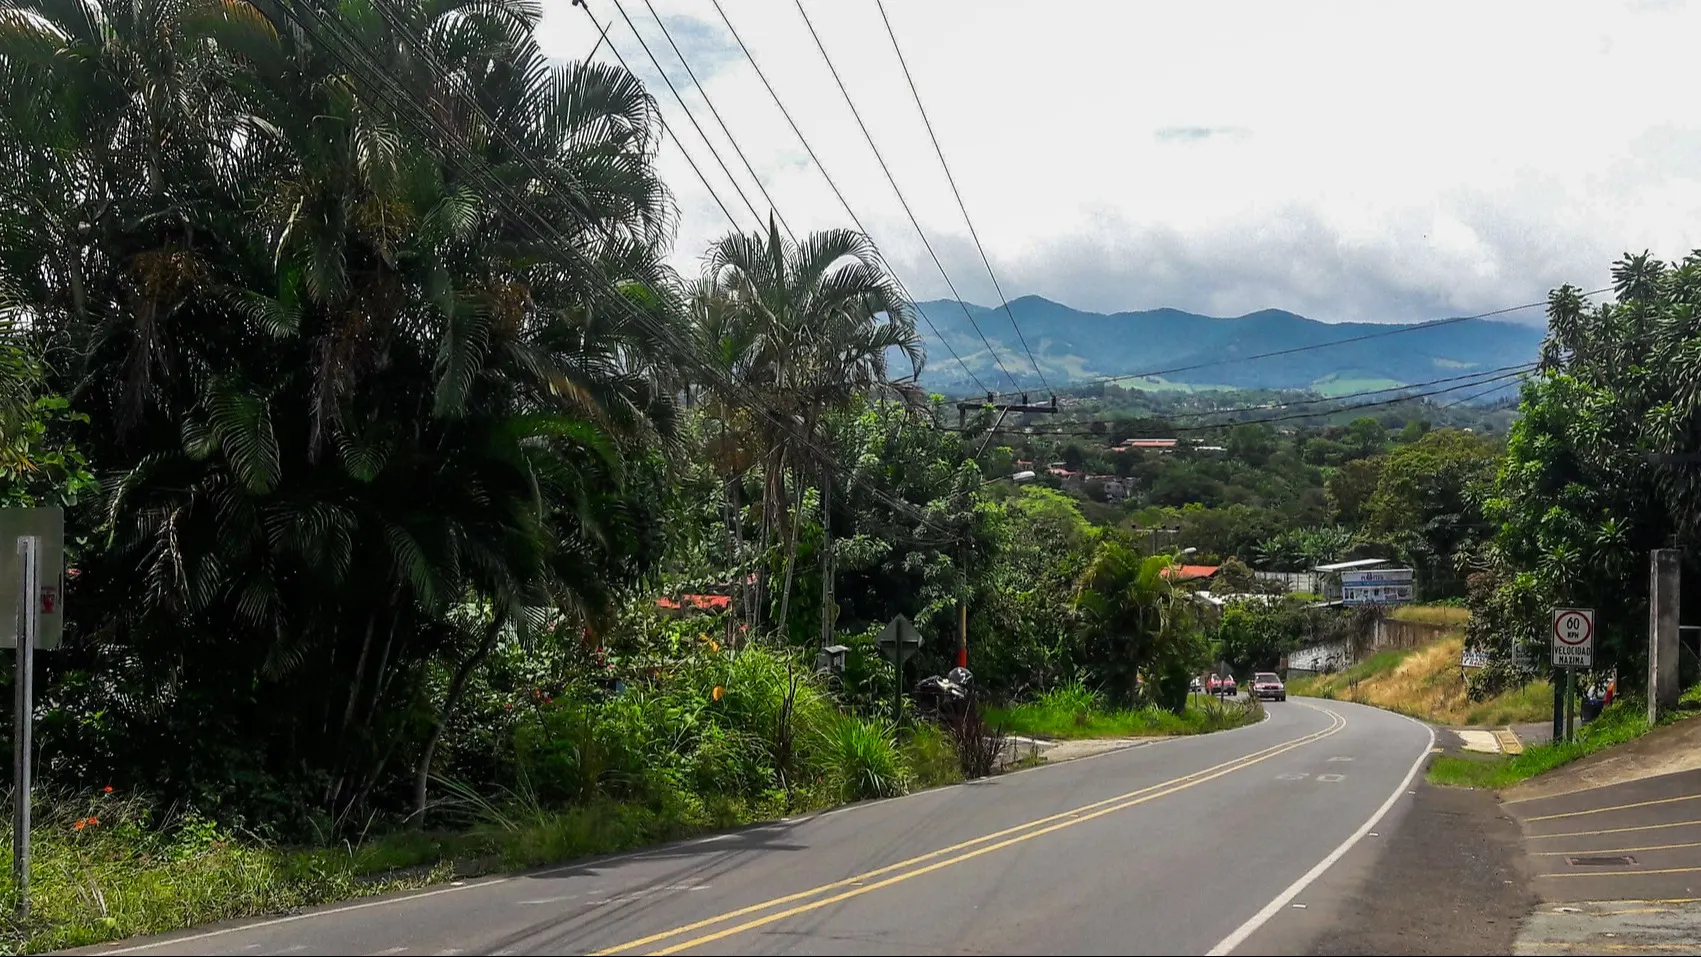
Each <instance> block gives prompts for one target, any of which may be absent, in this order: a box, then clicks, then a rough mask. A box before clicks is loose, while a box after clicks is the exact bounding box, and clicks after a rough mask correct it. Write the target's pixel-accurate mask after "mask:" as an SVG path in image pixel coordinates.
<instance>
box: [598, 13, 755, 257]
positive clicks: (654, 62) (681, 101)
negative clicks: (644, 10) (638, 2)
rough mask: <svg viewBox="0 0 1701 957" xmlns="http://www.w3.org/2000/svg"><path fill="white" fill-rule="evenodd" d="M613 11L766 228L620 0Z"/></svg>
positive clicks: (623, 63) (609, 46)
mask: <svg viewBox="0 0 1701 957" xmlns="http://www.w3.org/2000/svg"><path fill="white" fill-rule="evenodd" d="M583 9H584V11H585V16H587V17H590V18H591V22H592V23H595V22H596V16H595V15H594V14H592V13H591V8H590V7H589V6H586V7H584V8H583ZM614 9H615V10H617V11H619V13H620V18H621V19H622V20H625V21H626V26H627V28H628V29H630V30H631V31H632V36H634V37H636V38H637V39H638V45H639V46H640V47H643V49H644V55H645V56H647V57H649V58H650V63H651V65H653V66H654V67H655V68H656V72H657V73H659V74H661V78H662V82H663V83H665V84H667V88H668V92H670V93H672V94H673V99H674V102H676V103H678V104H679V110H680V112H682V113H684V114H685V118H686V119H687V120H690V121H691V127H692V129H695V130H696V131H697V135H698V136H700V137H702V139H703V145H704V146H707V147H708V148H709V155H710V156H713V157H714V158H715V163H716V164H717V165H719V166H720V168H721V172H722V173H724V174H726V178H727V182H729V183H731V184H732V189H733V192H735V193H737V194H738V198H739V199H741V200H743V201H744V208H746V209H748V210H750V215H751V216H752V217H754V218H755V220H756V225H757V228H759V229H760V228H763V227H766V225H767V221H766V220H764V219H763V218H762V214H761V213H759V212H757V211H756V204H755V203H752V202H751V201H750V197H749V196H746V195H745V193H744V187H742V186H740V185H738V178H737V177H736V176H733V175H732V170H731V169H729V168H728V167H727V165H726V160H724V159H722V158H721V152H720V150H718V149H715V143H714V141H713V140H711V139H709V134H708V133H705V132H703V126H702V124H700V123H698V122H697V117H696V116H694V115H693V114H692V113H691V108H690V107H688V106H686V105H685V97H684V96H682V95H681V94H680V92H679V87H677V86H674V85H673V78H672V77H670V76H668V75H667V71H666V70H664V69H662V65H661V61H660V60H658V59H656V55H655V53H654V52H653V51H651V49H650V44H649V41H647V40H645V39H644V35H643V34H642V33H640V32H638V25H637V24H636V23H633V22H632V18H631V17H629V16H627V15H626V8H625V7H624V6H621V4H620V0H614ZM608 48H609V49H610V50H613V49H614V48H615V47H614V41H613V40H610V41H609V42H608ZM620 65H621V66H626V61H625V59H624V58H622V59H621V61H620ZM627 70H628V72H630V71H631V67H627ZM678 139H679V138H678V137H677V136H676V137H674V141H675V142H678ZM756 185H757V186H761V183H760V182H758V183H757V184H756Z"/></svg>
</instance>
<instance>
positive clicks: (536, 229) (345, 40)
mask: <svg viewBox="0 0 1701 957" xmlns="http://www.w3.org/2000/svg"><path fill="white" fill-rule="evenodd" d="M390 2H392V0H375V3H374V6H375V7H379V8H387V6H388V4H389V3H390ZM269 6H274V9H277V10H278V11H279V13H280V15H281V16H282V17H284V18H286V19H288V20H289V21H290V22H291V23H292V24H293V25H295V26H296V27H297V28H298V29H299V30H301V31H302V33H303V34H304V35H305V36H306V37H307V38H309V39H310V40H312V41H313V42H315V43H316V44H318V45H319V46H320V47H321V48H322V49H324V51H325V52H326V53H327V54H329V55H330V56H331V57H333V58H334V59H335V60H337V61H338V63H339V64H340V65H342V66H343V67H345V68H348V69H349V70H350V74H351V77H355V76H357V75H358V73H359V70H358V69H357V68H356V67H355V63H356V62H357V61H361V62H364V63H365V65H366V67H367V70H368V71H369V72H370V73H371V75H372V78H373V79H376V80H377V81H379V82H378V83H377V84H375V85H374V89H373V90H372V92H373V93H374V95H375V96H376V98H377V99H378V100H380V101H381V103H382V105H384V106H386V107H387V108H388V109H390V110H391V111H392V112H394V113H395V115H396V117H397V119H400V120H402V121H403V122H406V123H408V125H409V126H411V127H412V128H413V129H414V131H415V132H416V133H419V134H421V135H422V136H423V137H424V138H425V139H426V141H427V142H428V143H432V144H433V145H435V146H436V147H437V148H438V149H440V150H442V151H443V153H444V158H445V159H446V160H448V161H450V162H451V163H452V164H454V165H456V166H458V167H460V168H462V169H463V171H464V172H467V173H468V174H469V175H471V176H473V177H475V178H477V179H478V180H480V182H481V183H482V184H483V185H484V186H485V188H486V190H487V192H486V194H485V198H486V199H488V200H489V201H491V202H492V203H493V204H494V205H496V206H498V207H499V208H501V209H502V211H503V212H504V213H506V214H507V215H508V216H509V217H510V218H511V219H512V221H513V222H514V224H515V225H516V226H518V227H520V228H521V229H523V230H525V231H527V232H529V233H530V234H531V235H532V236H533V238H535V239H538V240H540V241H543V242H545V243H549V242H551V241H552V239H551V238H550V237H549V236H546V235H545V233H546V232H547V233H549V234H552V236H553V242H554V244H555V245H556V246H557V247H558V248H559V249H560V250H561V251H562V252H563V253H564V254H565V256H566V257H567V258H568V259H570V260H573V261H574V262H575V263H576V264H577V266H578V267H579V268H580V269H582V270H583V271H584V272H586V273H587V274H589V275H594V277H595V279H596V280H597V281H596V282H593V283H592V284H591V289H590V291H592V292H593V293H595V294H597V295H598V296H600V297H602V298H604V299H605V301H606V302H607V303H608V304H610V305H612V306H614V307H617V308H618V309H623V310H624V311H625V312H626V313H627V314H628V316H629V317H630V318H631V319H632V320H633V322H634V323H636V324H637V325H639V326H642V327H644V328H646V329H648V330H649V331H650V332H652V333H653V334H655V335H657V336H658V341H660V342H663V343H665V344H666V346H665V347H667V348H672V349H674V350H675V351H674V352H673V356H674V358H675V359H676V360H677V361H679V362H681V364H683V365H690V366H693V367H695V368H696V370H697V371H698V372H699V373H700V374H702V375H704V377H705V378H706V379H712V380H716V385H717V386H718V387H720V388H723V389H725V390H726V391H727V392H728V393H730V394H733V395H737V396H738V397H739V398H741V399H743V400H744V401H745V404H746V405H747V407H749V408H750V409H751V411H753V412H756V413H757V414H760V415H763V416H765V417H767V418H768V419H769V420H770V421H772V422H773V423H774V424H775V425H776V426H777V427H779V428H780V429H782V430H785V431H789V432H793V433H798V429H797V424H796V423H795V422H793V421H791V420H790V419H788V418H787V417H785V416H783V415H780V414H776V413H775V412H774V411H773V410H772V409H770V408H768V407H767V406H766V404H765V403H763V402H762V400H761V399H760V397H759V396H754V395H753V394H751V393H750V392H749V391H748V390H747V389H746V388H745V387H744V386H743V385H742V384H741V383H739V382H736V381H735V380H732V379H731V378H730V377H729V376H727V375H725V373H723V372H722V371H721V370H719V369H716V368H714V367H713V366H711V365H709V364H708V363H707V362H705V361H704V360H703V359H702V358H701V357H700V356H697V355H695V354H693V353H692V352H691V350H689V349H678V347H677V345H676V344H675V342H674V339H675V337H676V335H677V330H670V329H668V328H666V327H664V326H662V325H661V324H660V323H659V322H657V320H656V319H655V318H654V317H653V316H650V315H648V314H646V313H644V312H643V311H642V310H639V309H638V308H637V307H636V305H635V304H634V303H632V301H631V300H630V299H628V298H627V297H626V296H625V295H623V294H622V293H621V292H620V290H619V288H618V287H617V286H616V285H615V284H614V282H613V280H611V279H610V278H609V277H608V275H607V274H606V273H605V272H603V271H602V269H601V268H600V267H598V266H597V265H596V264H595V263H594V262H592V261H590V260H589V259H588V258H587V257H585V255H584V254H583V253H581V252H580V251H579V250H578V249H576V248H575V247H574V245H573V243H572V242H571V240H570V239H568V237H566V236H564V235H563V234H562V233H561V232H560V230H559V229H558V228H556V227H555V226H554V224H553V223H551V222H549V221H548V220H547V219H545V218H544V217H542V216H541V215H539V214H537V213H535V212H532V211H531V210H530V208H529V206H528V204H527V203H526V202H525V200H524V197H520V196H517V195H516V194H515V193H514V191H513V189H512V188H511V187H510V186H508V185H507V184H505V183H503V182H502V181H501V180H500V179H498V178H497V177H495V176H494V175H493V174H492V173H491V171H490V169H489V165H488V163H486V162H485V161H484V160H483V159H482V158H481V157H479V156H478V155H477V154H476V153H475V152H473V151H472V149H471V148H470V147H469V146H468V145H467V144H466V143H464V142H462V141H461V140H460V139H459V137H458V134H457V133H456V132H455V131H454V130H453V129H450V128H447V127H445V126H444V125H443V124H442V123H441V121H440V120H439V119H438V118H437V117H436V116H435V115H434V114H433V113H432V112H431V111H430V110H428V109H427V108H426V106H425V104H422V103H420V102H419V101H418V100H416V99H415V98H414V96H413V94H411V93H410V92H408V91H407V89H406V88H405V87H403V86H402V85H401V84H400V83H399V82H398V81H397V80H396V78H395V77H394V76H392V75H391V74H390V73H389V71H388V70H387V69H386V68H385V67H384V66H383V65H382V64H379V63H377V62H376V61H375V60H373V59H372V57H371V56H370V55H369V54H368V53H367V52H366V51H365V50H364V49H363V48H362V47H361V44H360V41H359V40H358V38H354V37H352V36H351V35H350V34H349V33H348V32H347V30H346V29H344V27H343V24H342V23H341V21H340V20H339V19H338V18H337V16H336V15H335V14H327V13H326V12H325V11H323V10H319V9H317V6H316V5H315V4H300V6H306V7H308V8H309V9H312V10H314V14H312V15H309V16H308V17H303V16H302V15H301V14H300V13H299V12H298V11H297V10H296V9H295V7H296V6H297V5H296V4H291V3H288V2H282V3H277V4H275V5H270V4H269ZM385 12H388V11H387V10H385ZM321 18H322V19H321ZM386 19H387V20H389V22H390V23H391V25H392V27H393V28H395V27H396V25H397V23H398V22H399V21H398V20H393V19H390V18H389V17H386ZM314 21H320V25H322V26H323V27H324V28H325V32H323V33H322V32H320V30H319V29H318V28H317V27H315V25H314ZM399 32H402V33H403V35H404V36H405V37H408V38H409V39H410V42H412V43H414V44H415V45H416V47H417V48H418V49H420V50H422V51H424V50H426V49H427V48H426V47H425V46H424V44H423V42H422V41H420V40H419V39H418V38H417V37H413V36H412V35H411V33H410V32H409V31H407V30H406V28H405V23H404V24H402V26H401V28H400V31H399ZM333 34H334V35H335V36H336V37H337V38H338V40H339V43H338V44H332V43H330V42H327V37H328V36H330V35H333ZM339 46H340V49H339V48H338V47H339ZM611 46H612V45H611ZM433 59H434V58H433ZM432 69H433V71H434V72H442V71H441V69H440V64H438V65H434V66H432ZM398 96H399V97H400V99H397V98H396V97H398ZM403 102H405V103H406V104H407V105H408V106H409V107H411V109H403V108H401V106H400V104H401V103H403ZM472 107H473V109H474V110H476V111H478V112H480V113H481V114H482V110H481V109H480V108H479V107H478V105H477V104H476V103H473V104H472ZM486 119H487V120H488V117H486ZM491 129H492V130H493V131H494V132H495V133H496V134H497V135H498V136H499V137H501V138H502V139H503V140H504V141H505V144H506V145H507V146H508V148H509V149H511V150H516V151H518V152H519V153H520V155H522V157H523V158H524V159H525V161H526V162H527V165H528V167H530V168H532V169H534V170H535V169H537V168H538V164H537V162H536V160H535V159H533V158H531V157H530V156H529V155H525V154H524V151H523V149H521V147H520V144H517V143H515V142H514V141H513V139H512V137H510V136H508V134H507V133H506V131H504V130H503V129H502V128H501V127H500V126H494V125H493V126H492V127H491ZM554 184H555V179H554V177H542V178H540V185H544V186H552V185H554ZM540 227H541V229H540ZM794 437H796V438H798V440H799V442H800V444H801V445H803V446H804V447H805V448H809V449H811V450H812V451H814V452H816V453H817V454H818V455H820V456H821V457H822V460H823V461H826V462H829V463H832V462H834V461H835V460H834V457H833V456H832V455H831V454H830V453H827V452H824V451H823V450H821V449H820V448H819V446H816V445H815V444H814V443H813V442H812V440H811V439H810V438H809V437H808V436H806V435H801V434H800V433H799V434H796V435H795V436H794ZM864 488H865V490H866V491H867V492H868V493H869V494H870V496H871V497H873V498H875V499H876V500H878V501H881V502H882V503H883V504H886V505H887V506H888V507H890V508H892V509H893V510H894V511H895V512H899V513H901V514H906V515H908V516H910V517H911V518H912V519H913V520H915V521H917V522H918V523H920V524H923V525H927V526H929V527H931V528H933V529H935V530H936V531H940V532H943V533H945V534H956V530H954V529H949V528H946V527H944V526H941V525H939V524H937V523H935V522H934V521H933V520H932V519H930V518H929V517H928V516H927V515H926V514H925V513H924V512H923V511H922V510H921V509H920V508H919V507H917V506H915V505H913V504H912V503H910V502H907V501H904V500H903V499H901V498H897V497H895V496H893V495H891V494H890V493H888V492H886V491H885V490H883V489H880V488H878V487H874V486H864Z"/></svg>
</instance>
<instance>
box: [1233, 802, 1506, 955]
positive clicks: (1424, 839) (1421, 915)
mask: <svg viewBox="0 0 1701 957" xmlns="http://www.w3.org/2000/svg"><path fill="white" fill-rule="evenodd" d="M1412 790H1413V791H1414V792H1415V794H1413V795H1412V800H1411V801H1402V802H1400V804H1399V805H1398V808H1399V811H1398V812H1397V813H1396V814H1390V815H1389V816H1388V818H1386V819H1384V821H1383V822H1382V824H1381V825H1380V826H1379V829H1378V830H1377V831H1375V832H1373V833H1374V834H1375V837H1374V838H1367V839H1366V840H1364V841H1362V842H1360V843H1359V845H1358V846H1357V847H1355V848H1354V849H1353V850H1352V851H1351V852H1349V853H1348V854H1347V856H1346V857H1344V858H1343V859H1342V860H1341V862H1340V863H1339V864H1337V865H1336V866H1335V867H1334V868H1333V869H1331V870H1330V871H1329V872H1328V873H1327V874H1326V875H1325V876H1324V877H1323V878H1322V879H1320V880H1319V881H1318V882H1317V883H1316V884H1314V885H1313V886H1312V887H1311V888H1309V889H1308V890H1307V891H1306V892H1305V893H1304V894H1302V895H1301V896H1300V897H1299V898H1298V899H1297V900H1295V901H1294V903H1293V905H1291V906H1290V908H1289V909H1288V910H1287V911H1286V912H1285V913H1283V914H1282V915H1281V916H1279V917H1277V918H1275V919H1274V920H1272V921H1271V922H1270V923H1269V924H1268V925H1266V926H1265V927H1264V928H1263V929H1262V930H1260V931H1259V932H1258V933H1257V934H1255V935H1254V936H1253V937H1252V938H1251V939H1250V940H1248V941H1247V942H1246V944H1245V945H1243V946H1242V947H1241V948H1240V949H1239V951H1238V952H1239V953H1248V954H1253V953H1256V954H1307V955H1319V957H1322V955H1329V957H1333V955H1348V954H1353V955H1360V954H1362V955H1369V954H1378V955H1381V954H1419V955H1430V954H1435V955H1439V954H1453V955H1474V954H1509V953H1512V950H1513V947H1514V944H1515V941H1516V939H1517V935H1518V930H1519V925H1520V923H1521V922H1522V921H1523V919H1524V916H1525V915H1526V914H1528V913H1529V912H1530V910H1531V909H1532V907H1533V906H1534V905H1535V898H1534V896H1532V894H1531V893H1530V891H1529V889H1528V887H1529V882H1528V880H1527V879H1526V876H1525V874H1524V869H1523V867H1524V866H1523V854H1522V841H1521V837H1520V834H1519V830H1518V825H1517V823H1516V822H1515V821H1513V820H1512V818H1511V817H1510V816H1508V815H1507V814H1506V813H1505V812H1504V811H1502V810H1501V809H1500V806H1499V802H1498V801H1497V800H1496V799H1495V797H1494V795H1493V794H1491V793H1488V792H1486V791H1467V790H1458V789H1453V788H1442V787H1436V786H1434V785H1430V784H1426V783H1422V782H1421V780H1420V781H1415V782H1413V785H1412Z"/></svg>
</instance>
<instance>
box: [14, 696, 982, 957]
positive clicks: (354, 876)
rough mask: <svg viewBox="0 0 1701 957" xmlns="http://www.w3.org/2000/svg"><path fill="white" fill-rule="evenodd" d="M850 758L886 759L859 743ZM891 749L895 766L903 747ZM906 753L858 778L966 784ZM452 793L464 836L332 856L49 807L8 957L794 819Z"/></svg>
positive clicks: (135, 809)
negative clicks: (27, 904)
mask: <svg viewBox="0 0 1701 957" xmlns="http://www.w3.org/2000/svg"><path fill="white" fill-rule="evenodd" d="M840 747H842V748H843V749H845V750H855V749H861V750H878V749H876V748H874V747H873V746H872V743H870V742H862V741H858V740H847V741H845V742H843V743H842V744H841V745H840ZM884 747H885V749H886V750H888V751H890V750H892V748H891V740H890V738H886V739H885V742H884ZM894 753H895V754H896V755H897V757H898V760H897V763H896V764H891V765H890V766H889V767H883V766H882V765H881V764H880V763H879V762H876V761H872V760H869V761H866V762H861V763H857V762H851V763H852V764H853V765H854V766H857V767H860V768H862V770H860V771H859V773H860V774H863V775H865V776H866V775H868V774H870V773H884V774H888V775H892V776H895V777H900V778H902V781H901V783H894V784H893V786H892V790H902V789H904V788H905V787H909V788H925V787H932V786H936V785H939V784H948V783H952V782H955V781H960V780H962V773H961V771H960V770H959V767H958V762H957V754H956V750H955V747H954V745H953V744H952V742H951V740H950V738H949V737H948V736H946V735H945V734H944V732H942V731H940V730H939V729H938V728H937V727H934V726H933V725H921V726H918V727H916V728H914V729H912V730H910V732H909V733H908V734H907V735H906V738H905V740H904V742H903V745H902V747H901V748H899V749H897V750H896V751H895V752H894ZM851 757H855V756H854V755H852V756H851ZM864 765H866V766H864ZM856 783H857V782H842V781H829V782H827V786H825V787H823V788H821V789H818V790H817V791H815V792H811V793H802V792H800V793H799V794H798V795H796V797H795V799H794V801H793V803H792V805H791V807H790V811H789V813H795V812H797V811H798V810H815V809H820V808H822V807H826V806H829V805H831V804H833V803H836V801H837V800H838V799H839V798H840V796H841V795H842V794H844V793H847V792H848V791H849V788H847V784H850V785H854V784H856ZM444 790H445V791H446V792H447V794H446V804H445V805H444V807H443V809H442V810H441V811H440V812H439V816H438V819H439V820H456V821H459V822H462V825H463V826H462V827H461V828H460V829H458V830H445V831H435V832H422V831H402V832H396V833H389V834H381V835H372V836H369V837H366V838H365V839H363V840H360V841H358V842H349V843H346V844H344V845H343V846H341V847H328V848H327V847H317V848H295V847H282V846H278V845H275V844H273V843H270V842H268V841H265V840H262V839H261V838H259V837H257V836H255V835H252V834H247V833H242V832H239V831H235V830H231V829H228V828H224V827H220V826H219V825H217V824H215V823H213V822H211V821H208V820H205V819H203V818H200V817H197V816H195V815H193V814H190V815H186V816H182V817H178V818H175V819H171V820H158V819H155V818H154V816H153V815H152V813H151V812H150V810H149V808H148V804H147V803H146V802H145V801H142V800H140V799H138V798H126V797H122V796H115V795H110V794H95V795H92V796H89V795H74V794H64V793H58V794H39V793H38V794H37V797H36V802H35V803H36V828H35V832H34V848H33V855H32V859H31V867H30V880H31V894H30V898H31V904H32V911H31V916H30V920H29V921H28V923H27V924H25V925H22V926H19V925H17V924H15V923H13V922H12V921H11V920H10V914H9V913H8V914H7V916H6V918H5V919H3V920H0V954H5V953H41V952H45V951H52V950H60V949H64V948H70V947H79V946H85V945H89V944H97V943H101V942H104V941H109V940H114V939H118V938H123V937H132V936H137V935H143V934H158V933H164V932H167V931H173V930H182V929H185V928H189V927H194V926H196V925H199V924H206V923H210V922H213V921H222V920H232V919H238V918H250V917H263V916H269V915H274V914H278V913H283V912H288V911H292V910H296V909H299V908H303V907H310V906H313V905H317V904H327V903H332V902H335V901H342V900H349V899H352V898H359V897H366V896H370V895H374V894H385V893H391V892H394V891H401V890H409V889H413V888H419V887H425V886H427V885H430V884H435V883H441V882H444V881H447V880H451V879H456V878H462V877H469V876H476V875H479V874H487V873H492V872H499V871H505V870H521V869H525V868H531V867H541V866H544V865H549V864H560V863H564V862H567V861H572V860H575V859H579V858H585V857H592V856H596V855H602V854H613V853H618V852H621V851H629V850H635V849H639V848H643V847H647V846H651V845H655V844H661V843H665V842H668V841H674V840H680V839H683V838H688V837H691V836H694V835H697V834H703V833H708V832H711V831H715V830H724V829H727V828H731V827H738V826H742V825H746V824H753V823H757V822H760V821H765V820H772V819H774V818H778V817H780V816H782V815H784V814H786V813H788V810H787V808H786V806H785V803H784V798H783V795H780V794H775V795H773V799H772V800H770V801H764V802H760V803H747V802H742V801H738V800H734V799H729V798H705V797H703V796H701V795H697V794H695V793H692V792H690V791H686V790H683V789H680V790H675V791H672V792H669V793H667V794H666V795H665V796H664V797H663V798H662V799H661V800H659V801H656V802H653V803H651V804H645V805H640V804H633V803H623V802H617V801H613V800H607V799H599V800H597V801H594V802H593V803H590V804H587V805H583V806H575V807H568V808H565V809H555V808H546V807H543V806H541V805H540V804H539V802H538V801H537V800H536V798H535V796H532V795H525V794H512V793H508V794H503V795H501V796H500V797H496V798H491V797H481V796H479V795H478V794H476V793H475V792H473V791H472V790H471V789H467V788H464V787H455V786H453V785H447V786H445V788H444ZM0 857H4V858H5V859H4V860H3V861H0V900H4V901H10V900H11V899H12V893H13V892H12V887H13V884H12V880H11V860H10V858H11V855H10V847H9V845H8V846H7V850H6V851H5V852H4V853H0ZM6 906H7V907H9V906H10V905H9V904H7V905H6Z"/></svg>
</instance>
